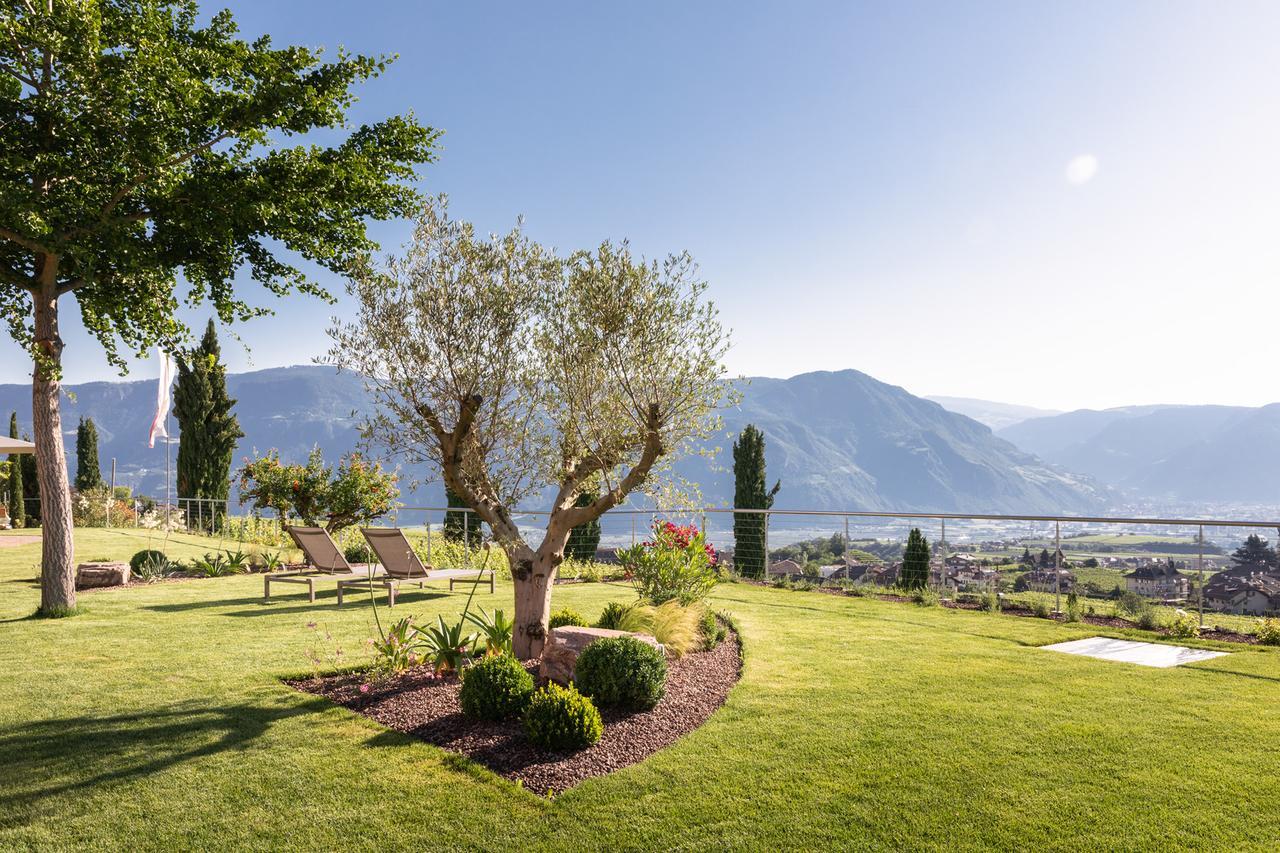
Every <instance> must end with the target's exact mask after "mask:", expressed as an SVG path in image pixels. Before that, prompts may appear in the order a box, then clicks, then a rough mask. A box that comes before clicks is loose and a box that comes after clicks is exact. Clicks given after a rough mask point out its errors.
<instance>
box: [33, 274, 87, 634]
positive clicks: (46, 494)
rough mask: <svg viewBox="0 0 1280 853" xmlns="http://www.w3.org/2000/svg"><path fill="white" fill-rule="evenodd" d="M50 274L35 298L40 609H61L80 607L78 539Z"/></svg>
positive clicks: (54, 298)
mask: <svg viewBox="0 0 1280 853" xmlns="http://www.w3.org/2000/svg"><path fill="white" fill-rule="evenodd" d="M49 266H54V265H52V264H50V265H49ZM46 278H47V280H46V286H45V287H44V289H43V292H42V293H41V294H38V295H35V296H33V297H32V298H33V301H34V302H35V340H36V346H37V347H38V348H39V350H40V353H41V357H40V358H38V359H36V363H35V371H34V373H33V374H32V382H31V392H32V393H31V420H32V427H33V438H34V440H35V445H36V471H37V474H38V480H39V482H40V528H41V529H40V539H41V543H42V547H41V563H40V609H41V611H43V612H46V613H57V612H60V611H64V610H69V609H71V608H73V607H75V606H76V583H75V542H74V541H73V539H72V529H73V525H72V519H71V492H70V488H69V483H68V481H67V456H66V450H65V449H64V448H63V446H62V415H61V414H60V403H61V400H60V394H61V390H62V384H61V382H60V381H59V380H58V373H57V368H58V367H59V366H60V365H61V364H62V338H61V337H60V336H59V335H58V297H57V292H56V290H55V289H54V287H53V285H52V280H53V277H52V275H49V276H47V277H46Z"/></svg>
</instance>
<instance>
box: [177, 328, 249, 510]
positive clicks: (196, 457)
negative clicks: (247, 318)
mask: <svg viewBox="0 0 1280 853" xmlns="http://www.w3.org/2000/svg"><path fill="white" fill-rule="evenodd" d="M177 361H178V381H177V383H176V384H175V386H174V390H173V415H174V417H175V418H177V420H178V428H179V430H180V431H181V434H180V437H179V440H178V464H177V473H178V495H179V499H180V501H185V502H186V505H185V506H183V509H185V510H186V513H187V520H188V522H190V521H192V520H194V521H195V522H196V523H197V524H199V525H200V526H202V527H205V528H209V529H212V528H213V527H214V526H215V525H216V522H217V520H218V519H220V518H221V517H222V515H223V513H224V512H225V509H226V500H227V497H228V495H229V494H230V492H231V459H232V457H233V456H234V455H235V450H236V442H237V441H238V440H239V439H240V438H241V437H242V436H243V435H244V433H243V432H241V431H240V422H239V420H237V419H236V416H235V415H234V414H233V413H232V411H231V410H232V408H233V407H234V406H235V403H236V401H235V400H233V399H231V397H230V396H229V395H228V394H227V367H226V365H224V364H223V363H222V348H221V347H219V346H218V332H217V329H216V328H215V327H214V324H213V320H212V319H211V320H209V325H208V326H207V327H206V328H205V332H204V337H203V338H202V339H201V340H200V345H199V346H197V347H195V348H194V349H192V350H191V351H190V352H186V353H183V354H181V355H179V356H178V359H177ZM192 499H195V500H192Z"/></svg>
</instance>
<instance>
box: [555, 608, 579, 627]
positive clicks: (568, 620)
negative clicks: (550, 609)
mask: <svg viewBox="0 0 1280 853" xmlns="http://www.w3.org/2000/svg"><path fill="white" fill-rule="evenodd" d="M566 625H572V626H575V627H578V628H585V627H586V626H587V620H586V619H583V618H582V614H581V613H579V612H578V611H576V610H574V609H573V608H572V607H563V608H561V609H560V610H557V611H556V612H554V613H552V614H551V619H550V620H548V622H547V627H549V628H563V627H565V626H566Z"/></svg>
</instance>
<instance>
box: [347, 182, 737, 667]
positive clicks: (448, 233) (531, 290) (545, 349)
mask: <svg viewBox="0 0 1280 853" xmlns="http://www.w3.org/2000/svg"><path fill="white" fill-rule="evenodd" d="M705 288H706V286H705V284H704V283H703V282H701V281H700V280H699V279H698V277H697V271H696V268H695V267H694V264H693V262H692V260H691V259H690V258H689V256H688V255H687V254H683V255H677V256H673V257H669V258H667V259H666V260H664V261H661V262H645V261H643V260H640V259H637V258H635V257H633V256H632V254H631V252H630V251H629V249H628V248H627V246H626V245H625V244H623V245H621V246H617V245H612V244H610V243H605V244H603V245H601V246H600V247H599V249H597V250H595V251H593V252H585V251H582V252H576V253H574V254H573V255H571V256H570V257H568V258H566V259H563V260H562V259H558V258H556V257H555V256H553V254H552V253H551V252H549V251H547V250H545V249H543V248H542V247H540V246H538V245H537V244H536V243H534V242H532V241H530V240H529V239H528V238H527V237H525V236H524V235H523V234H522V233H521V230H520V228H519V227H518V226H517V228H516V229H515V230H513V231H511V232H510V233H508V234H506V235H505V236H494V237H490V238H483V237H479V236H477V235H476V233H475V231H474V229H473V228H472V226H471V225H469V224H467V223H464V222H459V221H456V220H451V219H450V218H449V217H448V212H447V206H446V204H445V201H444V199H442V198H441V199H437V200H435V201H434V202H433V203H431V204H429V205H428V206H427V208H426V209H425V210H424V212H423V215H422V217H421V219H420V221H419V223H418V226H417V228H416V230H415V233H414V237H413V240H412V242H411V243H410V245H409V246H408V247H407V248H406V250H405V252H404V253H403V254H402V255H400V256H399V257H395V258H392V259H390V260H389V261H388V262H387V263H386V264H385V265H383V266H381V267H378V268H368V269H365V270H363V271H362V272H361V274H359V275H357V276H355V277H353V279H352V282H351V290H352V293H353V294H354V295H355V297H356V299H357V307H356V310H355V314H354V317H353V319H350V320H347V321H341V320H340V321H338V322H337V323H336V324H335V326H334V328H333V329H331V330H330V334H331V335H332V337H333V339H334V345H333V347H332V349H331V350H330V354H329V360H330V361H331V362H333V363H336V364H338V365H339V366H341V367H344V368H347V369H351V370H354V371H356V372H359V373H360V374H362V375H363V376H364V377H365V381H366V384H367V387H368V390H369V392H370V394H371V399H372V402H373V404H374V410H373V411H372V412H371V413H370V415H369V417H368V419H367V422H366V424H365V435H366V437H367V438H368V439H369V440H371V441H373V442H374V443H376V444H378V445H380V446H381V447H383V448H385V449H386V450H387V451H388V452H389V453H391V454H392V455H394V456H397V457H399V458H401V459H402V460H404V461H406V462H408V463H410V464H415V465H429V466H432V467H433V468H434V469H438V470H439V471H440V472H441V473H442V475H443V479H444V482H445V485H446V486H447V487H448V488H449V489H450V490H452V491H453V492H454V493H455V494H457V495H458V496H459V497H461V498H462V499H463V500H464V501H465V502H466V504H467V505H468V506H470V507H471V508H472V509H474V510H475V511H476V514H477V515H479V516H480V517H481V518H482V519H483V520H484V522H485V523H486V524H488V525H489V527H490V529H491V530H492V532H493V535H494V537H495V539H496V540H497V542H498V543H499V545H500V546H501V547H502V548H503V549H504V550H505V551H506V553H507V556H508V558H509V560H510V564H511V567H512V575H513V578H514V581H515V622H516V626H515V636H514V642H513V647H514V651H515V653H516V654H517V655H520V656H521V657H530V656H533V655H536V654H538V653H540V651H541V649H542V645H543V643H544V641H545V637H546V631H547V617H548V615H549V612H550V605H551V583H552V580H553V579H554V576H555V572H556V568H557V566H558V565H559V564H560V563H561V561H562V560H563V559H564V550H565V544H566V542H567V541H568V538H569V533H570V531H571V530H572V529H573V528H574V527H577V526H579V525H582V524H585V523H587V522H589V521H591V520H593V519H597V518H599V517H600V516H601V514H603V513H605V512H607V511H608V510H609V509H612V508H613V507H615V506H617V505H618V504H619V503H621V502H622V501H623V500H624V499H625V498H626V497H627V495H628V494H630V493H631V492H633V491H635V490H637V489H641V488H643V487H645V486H646V485H647V484H649V483H650V481H651V479H652V478H653V477H654V476H655V474H657V473H658V472H659V470H660V469H662V468H663V467H664V466H665V465H666V463H667V462H668V461H669V459H670V458H671V457H672V456H674V455H676V454H678V453H680V452H682V451H684V450H686V449H688V446H689V444H690V443H691V442H693V441H695V440H698V439H701V438H704V437H707V436H709V435H710V433H711V431H712V430H714V429H715V428H716V426H717V424H718V418H717V416H716V411H717V409H718V408H719V406H720V404H721V402H722V400H723V399H724V397H725V395H726V394H727V393H729V388H728V387H727V384H726V383H725V382H724V381H723V379H724V367H723V365H722V363H721V359H722V358H723V355H724V352H725V349H726V347H727V335H726V333H725V331H724V329H723V328H722V327H721V324H720V322H719V320H718V318H717V314H716V310H715V308H714V306H713V305H712V304H711V303H710V302H708V301H707V300H706V299H705ZM590 488H598V489H599V493H598V494H599V496H598V497H597V498H596V499H595V500H593V501H592V502H591V503H589V504H587V505H585V506H579V505H577V504H578V498H579V496H580V495H581V494H582V493H583V492H584V491H586V490H587V489H590ZM544 490H549V491H550V492H552V493H553V497H552V500H551V508H550V515H549V516H548V517H547V521H546V528H545V530H544V532H543V534H542V541H541V542H540V543H536V544H535V543H531V542H529V541H527V540H526V539H525V536H524V534H523V533H522V532H521V530H520V529H519V528H518V527H517V525H516V523H515V521H514V519H513V510H515V508H516V507H517V506H518V504H519V502H520V501H521V500H523V499H524V498H527V497H529V496H531V495H534V494H540V493H542V492H543V491H544Z"/></svg>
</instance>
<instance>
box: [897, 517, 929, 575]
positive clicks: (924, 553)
mask: <svg viewBox="0 0 1280 853" xmlns="http://www.w3.org/2000/svg"><path fill="white" fill-rule="evenodd" d="M898 585H899V586H901V587H902V588H903V589H924V588H925V587H926V586H928V585H929V540H928V539H925V538H924V534H923V533H921V532H920V528H919V527H913V528H911V534H910V535H909V536H907V547H906V548H905V549H903V551H902V571H901V573H899V575H898Z"/></svg>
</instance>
